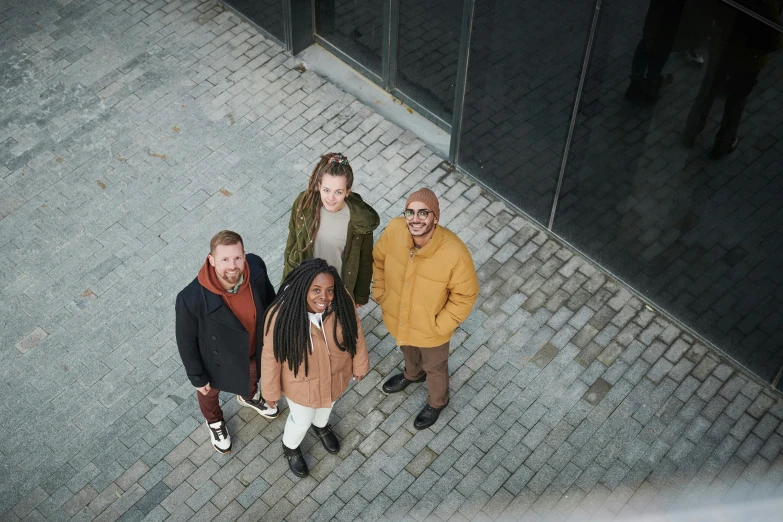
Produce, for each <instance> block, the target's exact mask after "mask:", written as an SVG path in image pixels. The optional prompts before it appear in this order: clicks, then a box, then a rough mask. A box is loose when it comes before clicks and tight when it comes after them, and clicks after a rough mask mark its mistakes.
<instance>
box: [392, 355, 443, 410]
mask: <svg viewBox="0 0 783 522" xmlns="http://www.w3.org/2000/svg"><path fill="white" fill-rule="evenodd" d="M400 349H401V350H402V355H403V357H404V358H405V371H404V372H403V375H404V376H405V378H406V379H408V380H409V381H415V380H416V379H419V378H420V377H421V374H422V373H426V374H427V391H429V392H430V406H432V407H433V408H442V407H444V406H445V405H446V403H447V402H449V343H448V342H447V343H446V344H441V345H440V346H435V347H434V348H417V347H416V346H400Z"/></svg>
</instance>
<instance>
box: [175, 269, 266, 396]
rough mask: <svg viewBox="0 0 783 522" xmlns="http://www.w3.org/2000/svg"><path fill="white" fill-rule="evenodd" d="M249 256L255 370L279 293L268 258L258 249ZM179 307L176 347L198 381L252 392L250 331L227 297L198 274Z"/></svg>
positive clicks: (179, 299)
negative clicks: (206, 284) (204, 283)
mask: <svg viewBox="0 0 783 522" xmlns="http://www.w3.org/2000/svg"><path fill="white" fill-rule="evenodd" d="M246 259H247V264H248V267H249V268H250V275H249V279H250V288H252V290H253V300H254V301H255V305H256V357H255V359H256V370H257V373H256V375H261V372H260V364H261V347H262V345H263V342H264V331H263V329H264V313H265V312H266V309H267V307H268V306H269V305H270V304H271V303H272V300H273V299H274V298H275V289H274V287H273V286H272V283H271V282H270V281H269V276H268V275H267V273H266V265H264V262H263V260H262V259H261V258H260V257H258V256H257V255H255V254H247V256H246ZM246 277H248V276H247V275H246ZM175 310H176V331H177V348H179V355H180V357H182V363H183V364H184V365H185V371H186V372H187V374H188V379H190V382H191V383H192V384H193V386H195V387H197V388H201V387H202V386H204V385H206V384H207V383H209V384H210V386H211V387H213V388H217V389H218V390H221V391H226V392H229V393H235V394H237V395H242V396H244V397H247V396H248V395H249V394H250V359H249V357H248V344H249V343H250V334H249V333H248V331H247V330H245V327H244V326H242V323H240V322H239V319H237V317H236V316H235V315H234V314H233V312H231V309H230V308H229V307H228V306H226V305H225V304H224V303H223V298H222V297H221V296H220V295H218V294H215V293H212V292H210V291H209V290H207V289H206V288H204V287H203V286H201V284H200V283H199V282H198V278H196V279H194V280H193V281H192V282H191V283H190V284H189V285H188V286H186V287H185V288H184V289H183V290H182V291H181V292H180V293H179V294H178V295H177V304H176V307H175Z"/></svg>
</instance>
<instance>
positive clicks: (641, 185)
mask: <svg viewBox="0 0 783 522" xmlns="http://www.w3.org/2000/svg"><path fill="white" fill-rule="evenodd" d="M758 3H759V4H764V3H765V2H758ZM768 3H769V4H770V5H771V4H772V2H768ZM777 6H778V7H777V12H778V13H779V12H780V2H778V3H777ZM777 20H778V21H779V18H778V19H777ZM781 43H782V42H781V40H780V34H779V33H777V32H776V31H775V30H774V29H772V28H769V27H768V26H765V25H764V24H762V23H761V22H759V21H758V20H755V19H753V18H751V17H750V16H748V15H747V14H745V13H742V12H740V11H739V10H737V9H736V8H734V7H733V6H730V5H727V4H726V3H723V2H718V1H706V0H702V1H689V2H675V1H662V0H653V1H652V2H650V3H647V2H626V1H618V0H614V1H609V2H604V7H603V13H602V18H601V23H600V27H599V30H598V32H597V34H596V38H595V42H594V46H595V47H594V50H593V52H594V56H593V58H592V60H591V63H590V69H589V74H588V76H587V81H586V84H585V88H584V96H583V99H582V103H581V106H580V111H579V114H578V118H577V122H576V128H575V132H574V139H573V142H572V145H571V150H570V155H569V158H568V162H567V169H566V173H565V177H564V179H563V188H562V191H561V193H560V198H559V201H558V206H557V212H556V215H555V220H554V228H553V230H554V231H555V232H556V233H557V234H559V235H561V236H562V237H565V238H568V240H569V241H571V242H572V243H573V244H574V245H576V246H577V247H579V248H580V249H581V250H583V251H584V252H585V253H587V254H588V255H589V256H590V257H592V258H593V259H595V260H597V261H598V262H599V263H601V264H602V265H603V266H605V267H606V268H607V269H609V270H610V271H611V272H612V273H614V274H616V275H617V276H618V277H620V278H621V279H623V280H625V281H626V282H628V283H629V284H630V285H631V286H633V287H634V288H636V289H638V290H639V291H640V292H641V293H642V294H644V295H646V296H647V297H649V298H650V299H651V300H652V301H653V302H655V303H656V304H658V305H659V306H661V307H662V308H663V309H665V310H666V311H668V312H669V313H671V314H672V315H673V316H675V317H677V318H678V319H679V320H681V321H683V322H684V323H685V324H687V325H688V326H690V327H691V328H693V329H694V330H695V331H697V332H699V333H700V334H701V335H703V336H704V337H705V338H707V339H708V340H710V341H712V342H713V343H714V344H715V345H716V346H718V347H720V348H722V349H723V350H725V351H726V352H728V353H729V354H731V355H732V356H734V358H736V359H737V360H738V361H740V362H742V363H743V364H745V365H746V366H747V367H748V368H750V369H751V370H753V371H754V372H755V373H756V374H758V375H759V376H761V377H763V378H764V379H765V380H767V381H771V380H772V379H774V378H775V376H776V374H777V372H778V371H779V369H780V367H781V365H783V349H782V348H781V341H782V340H783V322H782V321H781V313H783V286H781V283H782V282H783V279H782V277H783V276H782V275H781V268H783V267H781V264H783V256H782V255H781V251H780V248H779V246H780V243H781V240H783V236H781V234H780V231H779V229H780V227H781V226H782V225H783V204H782V203H781V200H780V197H779V194H781V189H783V180H781V176H780V174H781V171H783V166H781V158H782V156H783V154H782V153H783V112H781V108H783V95H782V94H781V90H780V85H781V84H780V77H781V74H782V73H783V67H782V66H783V56H781V53H774V54H773V51H774V50H775V49H776V48H779V46H780V44H781ZM734 148H736V149H735V150H733V149H734Z"/></svg>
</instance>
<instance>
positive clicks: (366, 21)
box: [315, 0, 384, 76]
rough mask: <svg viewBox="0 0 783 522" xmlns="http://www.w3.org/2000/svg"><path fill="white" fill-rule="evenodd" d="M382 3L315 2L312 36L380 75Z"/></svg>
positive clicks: (351, 0) (363, 0) (354, 0)
mask: <svg viewBox="0 0 783 522" xmlns="http://www.w3.org/2000/svg"><path fill="white" fill-rule="evenodd" d="M383 4H384V2H383V0H317V1H316V3H315V32H316V34H318V35H319V36H321V37H322V38H324V39H325V40H327V41H328V42H329V43H331V44H332V45H334V46H335V47H337V48H338V49H340V50H341V51H343V52H344V53H346V54H347V55H348V56H350V57H351V58H353V59H354V60H356V61H357V62H359V63H360V64H362V65H364V66H365V67H367V68H368V69H370V71H372V72H374V73H375V74H377V75H378V76H382V75H381V50H382V42H383V17H384V9H383Z"/></svg>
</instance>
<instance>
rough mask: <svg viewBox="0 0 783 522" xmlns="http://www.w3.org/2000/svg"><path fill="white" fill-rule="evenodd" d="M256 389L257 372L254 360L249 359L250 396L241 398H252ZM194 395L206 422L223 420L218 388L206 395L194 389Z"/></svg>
mask: <svg viewBox="0 0 783 522" xmlns="http://www.w3.org/2000/svg"><path fill="white" fill-rule="evenodd" d="M257 391H258V373H257V372H256V360H255V359H250V397H244V396H243V397H242V398H243V399H252V398H253V397H255V395H256V392H257ZM196 397H198V407H199V408H201V413H202V414H203V415H204V418H205V419H207V422H208V423H210V424H212V423H213V422H220V421H222V420H223V410H222V409H220V390H218V389H217V388H212V389H210V390H209V391H208V392H207V394H206V395H204V394H202V393H200V392H199V391H198V390H196Z"/></svg>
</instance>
